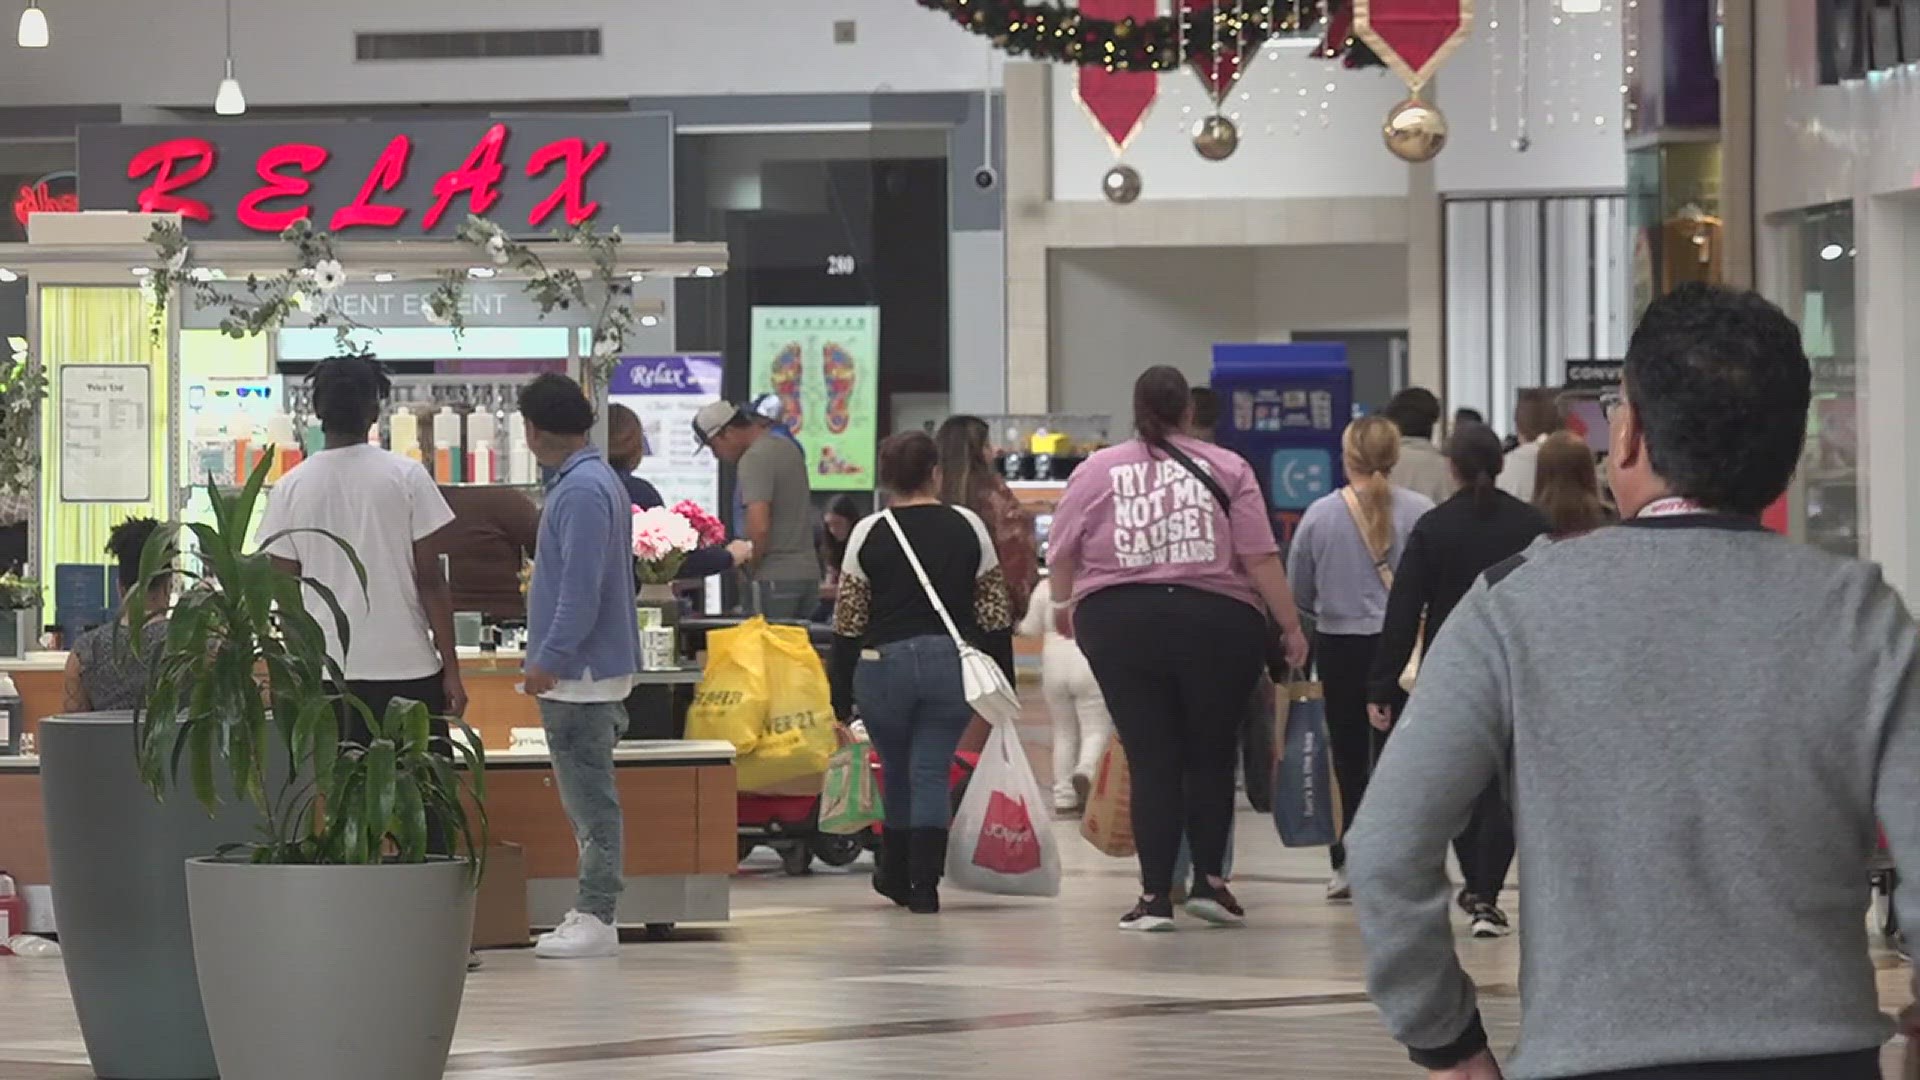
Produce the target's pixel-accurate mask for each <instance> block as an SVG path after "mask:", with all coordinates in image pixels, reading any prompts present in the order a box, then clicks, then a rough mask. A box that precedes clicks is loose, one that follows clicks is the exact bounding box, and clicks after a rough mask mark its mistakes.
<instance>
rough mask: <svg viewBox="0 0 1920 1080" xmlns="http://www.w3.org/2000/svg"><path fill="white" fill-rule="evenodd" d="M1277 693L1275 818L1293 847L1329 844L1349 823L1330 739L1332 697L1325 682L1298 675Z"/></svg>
mask: <svg viewBox="0 0 1920 1080" xmlns="http://www.w3.org/2000/svg"><path fill="white" fill-rule="evenodd" d="M1285 691H1286V692H1285V693H1284V694H1280V695H1277V698H1278V701H1279V703H1280V709H1281V710H1284V712H1283V714H1282V716H1281V717H1279V720H1280V724H1281V732H1280V760H1278V761H1276V762H1274V766H1273V824H1274V826H1275V827H1276V828H1278V829H1279V830H1280V842H1281V843H1282V844H1285V845H1286V846H1288V847H1328V846H1330V845H1333V844H1337V843H1339V842H1340V838H1341V837H1342V836H1344V835H1345V834H1346V831H1347V823H1346V821H1345V819H1344V816H1343V814H1344V808H1343V804H1342V803H1341V800H1340V780H1339V777H1337V776H1336V775H1335V774H1334V771H1333V748H1332V747H1331V746H1329V745H1328V743H1327V703H1326V701H1325V700H1323V699H1322V698H1321V696H1320V684H1319V683H1317V682H1309V681H1306V680H1305V679H1299V680H1295V681H1294V682H1293V683H1292V684H1291V685H1289V686H1287V687H1286V688H1285Z"/></svg>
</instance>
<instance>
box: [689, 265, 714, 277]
mask: <svg viewBox="0 0 1920 1080" xmlns="http://www.w3.org/2000/svg"><path fill="white" fill-rule="evenodd" d="M693 276H694V277H712V276H713V267H711V266H696V267H694V268H693Z"/></svg>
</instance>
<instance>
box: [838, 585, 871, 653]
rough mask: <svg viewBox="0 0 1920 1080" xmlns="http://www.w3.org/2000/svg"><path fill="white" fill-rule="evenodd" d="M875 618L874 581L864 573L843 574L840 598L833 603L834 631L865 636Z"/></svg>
mask: <svg viewBox="0 0 1920 1080" xmlns="http://www.w3.org/2000/svg"><path fill="white" fill-rule="evenodd" d="M872 618H873V582H871V581H868V580H867V578H866V576H865V575H864V574H843V575H841V578H840V598H839V599H838V600H836V601H835V602H834V605H833V632H834V633H835V634H838V635H840V636H841V637H844V638H855V639H859V638H864V637H866V635H867V626H868V624H869V623H870V622H871V621H872Z"/></svg>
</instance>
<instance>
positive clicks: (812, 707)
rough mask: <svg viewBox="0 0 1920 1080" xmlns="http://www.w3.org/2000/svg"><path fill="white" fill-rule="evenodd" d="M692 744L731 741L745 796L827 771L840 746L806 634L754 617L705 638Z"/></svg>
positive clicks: (691, 717) (822, 673)
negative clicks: (705, 741)
mask: <svg viewBox="0 0 1920 1080" xmlns="http://www.w3.org/2000/svg"><path fill="white" fill-rule="evenodd" d="M687 738H689V739H724V740H726V741H727V742H730V743H732V744H733V748H734V752H735V755H736V756H735V759H734V764H735V772H736V782H737V784H738V785H739V788H740V790H741V791H759V790H763V789H765V788H767V787H770V786H772V785H775V784H780V783H783V782H786V781H791V780H795V779H798V778H801V777H818V776H820V775H821V774H823V773H825V772H826V770H827V760H828V759H829V758H831V757H832V756H833V752H834V750H836V749H838V746H839V740H838V739H837V738H836V737H835V735H834V724H833V694H832V691H830V690H829V689H828V687H827V672H826V668H825V667H823V666H822V665H821V663H820V656H819V654H818V653H816V652H814V651H813V643H812V641H811V640H810V639H809V638H808V636H807V631H806V630H805V629H803V628H801V627H797V626H772V625H769V624H768V623H767V621H766V620H765V619H762V618H759V617H757V616H756V617H754V618H752V619H748V620H747V621H746V622H743V623H741V624H740V625H739V626H736V627H733V628H731V629H728V630H716V631H714V632H713V633H711V634H708V635H707V669H706V671H705V672H704V673H703V674H702V675H701V678H700V686H699V687H698V689H696V690H695V691H694V695H693V707H692V708H691V709H690V710H688V712H687ZM811 790H814V791H817V790H819V784H818V783H817V782H815V783H813V784H812V785H811Z"/></svg>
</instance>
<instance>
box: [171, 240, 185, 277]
mask: <svg viewBox="0 0 1920 1080" xmlns="http://www.w3.org/2000/svg"><path fill="white" fill-rule="evenodd" d="M186 265H187V249H186V247H185V246H182V247H181V248H180V250H179V251H176V252H174V253H173V254H172V255H171V256H170V257H168V259H167V269H168V270H171V271H173V272H174V273H176V274H177V273H179V272H180V271H181V270H183V269H185V267H186Z"/></svg>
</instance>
